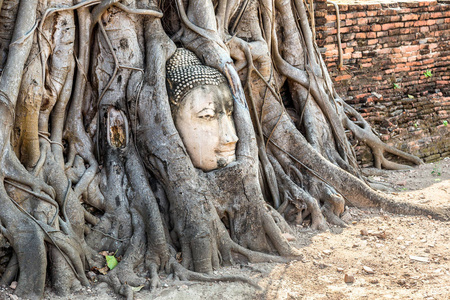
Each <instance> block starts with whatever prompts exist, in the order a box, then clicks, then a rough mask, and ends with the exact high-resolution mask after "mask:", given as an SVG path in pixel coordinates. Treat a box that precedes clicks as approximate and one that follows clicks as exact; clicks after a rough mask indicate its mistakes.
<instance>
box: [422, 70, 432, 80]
mask: <svg viewBox="0 0 450 300" xmlns="http://www.w3.org/2000/svg"><path fill="white" fill-rule="evenodd" d="M423 75H425V78H430V77H431V76H433V74H431V71H430V70H428V69H427V70H426V71H425V72H423Z"/></svg>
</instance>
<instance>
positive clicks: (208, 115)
mask: <svg viewBox="0 0 450 300" xmlns="http://www.w3.org/2000/svg"><path fill="white" fill-rule="evenodd" d="M215 116H216V113H215V112H214V110H212V109H209V108H208V109H204V110H202V111H201V112H199V113H198V115H197V117H198V118H199V119H203V120H206V121H210V120H212V119H213V118H214V117H215Z"/></svg>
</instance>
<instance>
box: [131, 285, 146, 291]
mask: <svg viewBox="0 0 450 300" xmlns="http://www.w3.org/2000/svg"><path fill="white" fill-rule="evenodd" d="M143 287H144V286H143V285H140V286H132V287H131V290H132V291H133V292H139V291H140V290H142V288H143Z"/></svg>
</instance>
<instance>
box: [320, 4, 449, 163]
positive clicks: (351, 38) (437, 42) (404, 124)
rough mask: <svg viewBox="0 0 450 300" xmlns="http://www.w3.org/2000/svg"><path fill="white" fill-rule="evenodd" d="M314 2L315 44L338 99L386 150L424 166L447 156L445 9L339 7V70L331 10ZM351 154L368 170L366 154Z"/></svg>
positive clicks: (435, 6)
mask: <svg viewBox="0 0 450 300" xmlns="http://www.w3.org/2000/svg"><path fill="white" fill-rule="evenodd" d="M315 2H316V11H315V19H316V34H317V44H318V46H319V48H320V50H321V52H322V55H323V58H324V60H325V63H326V64H327V67H328V71H329V72H330V74H331V76H332V78H333V80H334V83H335V87H336V90H337V92H338V93H339V94H340V95H341V97H343V98H344V99H345V100H346V101H347V103H349V104H351V105H352V106H353V107H355V108H356V109H357V110H358V111H359V112H360V113H361V114H362V116H363V117H364V118H366V120H368V121H369V122H370V123H371V124H372V126H373V127H374V128H375V130H376V131H378V132H379V133H380V137H381V139H382V140H383V141H385V142H386V143H388V144H391V145H393V146H395V147H397V148H400V149H402V150H404V151H407V152H409V153H412V154H415V155H418V156H420V157H422V158H423V159H424V160H425V161H432V160H436V159H439V158H440V157H444V156H450V3H449V1H436V0H434V1H408V2H404V1H402V2H400V1H386V0H384V1H380V3H374V2H371V4H339V11H340V25H341V40H342V49H343V66H344V68H343V69H341V70H339V69H338V62H339V58H338V47H337V36H336V32H337V30H336V14H335V9H334V6H333V5H331V4H329V3H328V4H327V2H326V1H325V0H316V1H315ZM445 2H446V3H445ZM427 70H429V71H430V72H431V74H432V76H431V77H427V76H425V75H424V73H425V72H426V71H427ZM445 121H447V122H448V126H445V125H444V124H445ZM355 149H356V150H357V155H358V158H359V160H360V162H361V163H362V165H364V166H370V165H372V156H371V154H370V152H369V151H368V149H367V147H366V146H364V145H358V146H356V147H355Z"/></svg>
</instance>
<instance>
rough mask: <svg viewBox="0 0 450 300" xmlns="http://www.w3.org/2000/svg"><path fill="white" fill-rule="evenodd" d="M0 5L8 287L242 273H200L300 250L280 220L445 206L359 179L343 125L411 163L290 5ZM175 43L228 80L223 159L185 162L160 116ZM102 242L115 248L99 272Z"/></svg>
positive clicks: (1, 203) (60, 0)
mask: <svg viewBox="0 0 450 300" xmlns="http://www.w3.org/2000/svg"><path fill="white" fill-rule="evenodd" d="M311 3H312V1H311ZM158 5H161V6H160V7H159V6H158ZM309 9H310V12H311V13H312V11H313V7H312V6H311V7H310V8H309ZM0 15H1V16H2V17H1V18H0V25H2V26H1V27H0V28H6V29H7V28H14V30H10V31H7V32H3V31H1V32H0V33H1V37H0V45H1V46H2V48H1V51H0V58H1V59H0V69H1V71H0V72H1V77H0V125H2V126H1V128H0V179H1V180H0V181H1V184H0V207H1V210H0V233H1V234H0V239H2V240H4V239H6V240H7V241H8V242H9V244H10V245H11V248H12V251H10V252H3V251H2V253H0V254H2V255H3V254H5V255H10V258H9V262H8V265H7V266H6V267H5V269H4V270H3V271H2V273H3V274H2V278H1V281H0V284H9V283H10V282H11V281H12V280H14V279H15V278H17V277H18V286H17V289H16V293H17V294H18V295H20V296H22V297H25V298H31V299H34V298H40V297H42V295H43V292H44V288H45V283H46V278H47V277H49V278H50V280H51V283H52V287H53V288H54V289H55V291H56V292H57V293H58V294H61V295H65V294H68V293H70V292H71V291H72V290H75V289H77V288H79V286H80V285H88V284H89V283H90V282H89V280H88V279H87V277H86V271H88V270H91V272H98V273H99V274H98V278H99V280H102V281H105V282H108V283H109V284H110V285H111V286H112V287H113V288H114V290H115V291H116V292H117V293H119V294H122V295H124V296H126V297H127V298H129V299H132V297H133V293H134V291H133V290H135V289H133V287H145V288H155V287H158V286H159V285H160V279H159V275H158V273H159V272H161V271H165V272H167V273H171V274H173V275H171V276H174V277H178V278H180V279H182V280H200V281H220V280H222V281H237V280H238V281H243V282H247V283H249V284H251V285H255V283H254V282H252V281H251V280H249V279H247V278H243V277H239V276H216V275H213V274H212V271H213V270H214V269H216V268H219V267H220V266H221V265H227V264H232V263H234V261H235V260H236V259H239V260H243V261H249V262H265V261H274V262H285V261H287V260H288V259H290V258H298V257H300V256H301V251H299V250H298V249H296V248H294V247H293V246H292V245H291V244H290V243H289V242H288V241H287V239H286V238H285V236H286V234H289V233H290V232H291V229H290V227H289V224H288V223H291V224H306V223H308V222H310V226H311V227H312V228H313V229H317V230H325V229H326V228H327V227H328V225H329V224H334V225H338V226H346V224H345V223H344V222H343V221H342V220H341V218H340V216H341V214H342V213H343V212H344V209H345V205H355V206H380V207H383V208H384V209H386V210H391V211H395V212H401V213H410V214H422V213H426V214H429V215H432V216H435V217H438V218H441V219H448V217H449V214H448V212H447V211H442V210H439V209H437V208H422V207H414V206H411V205H407V204H404V203H396V202H394V201H392V200H390V199H387V198H386V197H385V196H383V195H382V194H380V193H377V192H375V191H373V190H372V189H371V188H369V187H368V186H367V185H366V184H365V183H364V181H363V176H362V175H361V174H360V171H359V169H358V166H357V163H356V160H355V155H354V153H353V149H352V147H351V146H350V144H349V142H348V140H347V136H346V134H345V130H351V131H352V132H353V134H354V136H355V137H356V138H357V139H359V140H361V141H363V142H365V143H366V144H368V145H369V146H370V147H371V148H372V150H373V153H374V157H375V164H376V166H377V167H384V168H391V169H399V168H405V167H406V166H402V165H399V164H396V163H393V162H390V161H388V160H387V159H386V158H385V157H384V155H383V154H384V152H389V153H392V154H395V155H398V156H399V157H401V158H403V159H406V160H408V161H411V162H413V163H416V164H419V163H421V161H420V159H418V158H417V157H414V156H411V155H409V154H406V153H403V152H401V151H399V150H397V149H394V148H392V147H389V146H387V145H385V144H383V143H382V142H381V141H380V140H379V139H378V137H377V135H376V134H375V133H374V132H373V131H372V129H371V128H370V126H369V124H368V123H367V122H366V121H364V119H363V118H362V117H361V115H359V114H358V112H356V111H355V110H354V109H353V108H351V107H350V106H348V105H347V104H345V103H344V102H343V101H342V100H341V99H340V98H339V97H338V96H337V95H336V93H335V91H334V89H333V85H332V83H331V80H330V77H329V75H328V72H327V70H326V68H325V66H324V63H323V60H322V59H321V56H320V55H319V53H318V51H317V47H316V45H315V42H314V38H313V33H312V32H311V29H310V25H309V23H308V16H307V11H306V8H305V6H304V4H303V1H301V0H275V1H269V0H262V1H256V0H242V1H238V0H224V1H209V0H196V1H194V0H190V1H181V0H176V1H162V2H161V1H155V0H154V1H144V0H136V1H126V3H125V2H119V1H117V0H111V1H99V0H85V1H78V0H76V1H71V0H52V1H40V0H27V1H20V3H19V1H17V0H4V1H1V0H0ZM12 16H15V17H12ZM311 16H312V15H311ZM5 45H6V46H8V50H7V51H6V50H4V46H5ZM180 46H183V47H186V48H188V49H190V50H191V51H193V52H194V53H196V55H197V56H198V57H199V58H200V59H201V60H202V61H203V63H205V64H206V65H209V66H211V67H214V68H217V69H218V70H220V71H221V72H222V73H223V74H224V75H225V76H226V78H227V80H228V82H229V85H230V88H231V91H232V94H233V97H234V100H235V101H234V112H233V118H234V122H235V126H236V132H237V135H238V137H239V143H238V147H237V150H236V157H237V159H236V162H234V163H232V164H230V165H229V166H227V167H226V168H222V169H217V170H214V171H211V172H202V171H201V170H198V169H196V168H194V167H193V165H192V162H191V160H190V158H189V156H188V154H187V151H186V149H185V147H184V145H183V142H182V140H181V138H180V136H179V134H178V132H177V130H176V128H175V126H174V122H173V120H172V117H171V110H170V106H169V101H168V93H167V87H166V80H165V67H166V61H167V60H168V59H169V58H170V57H171V55H172V54H173V53H174V51H175V49H176V48H177V47H180ZM5 49H6V48H5ZM0 241H1V240H0ZM3 244H4V243H3V242H2V244H0V245H3ZM101 251H107V252H112V253H115V256H117V257H120V258H121V260H120V262H119V264H118V265H117V266H116V267H115V268H113V269H112V270H109V272H105V268H104V266H105V261H104V257H103V256H102V255H100V254H99V252H101ZM99 270H102V273H106V274H100V273H101V272H100V271H99ZM47 271H48V272H49V274H47Z"/></svg>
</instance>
